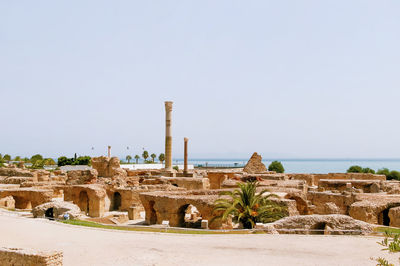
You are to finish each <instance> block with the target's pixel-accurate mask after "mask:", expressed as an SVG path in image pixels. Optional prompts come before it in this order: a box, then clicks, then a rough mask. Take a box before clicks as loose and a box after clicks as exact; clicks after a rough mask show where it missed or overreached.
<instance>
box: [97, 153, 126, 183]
mask: <svg viewBox="0 0 400 266" xmlns="http://www.w3.org/2000/svg"><path fill="white" fill-rule="evenodd" d="M92 167H93V168H94V169H96V170H97V172H98V175H99V177H113V178H114V177H117V176H119V177H121V178H125V177H127V173H126V171H125V170H124V169H122V168H121V166H120V164H119V159H118V158H117V157H112V158H108V157H105V156H100V157H93V158H92Z"/></svg>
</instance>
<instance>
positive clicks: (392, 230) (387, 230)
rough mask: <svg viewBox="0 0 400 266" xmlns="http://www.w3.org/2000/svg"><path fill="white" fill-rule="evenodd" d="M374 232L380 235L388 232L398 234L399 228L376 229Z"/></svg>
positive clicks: (399, 232)
mask: <svg viewBox="0 0 400 266" xmlns="http://www.w3.org/2000/svg"><path fill="white" fill-rule="evenodd" d="M376 231H377V232H380V233H384V232H390V233H395V234H400V228H395V227H377V228H376Z"/></svg>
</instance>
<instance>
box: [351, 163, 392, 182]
mask: <svg viewBox="0 0 400 266" xmlns="http://www.w3.org/2000/svg"><path fill="white" fill-rule="evenodd" d="M347 173H369V174H378V175H385V176H386V179H387V180H400V172H399V171H395V170H389V169H388V168H381V169H378V170H377V171H375V170H374V169H371V168H369V167H361V166H359V165H353V166H350V167H349V169H347Z"/></svg>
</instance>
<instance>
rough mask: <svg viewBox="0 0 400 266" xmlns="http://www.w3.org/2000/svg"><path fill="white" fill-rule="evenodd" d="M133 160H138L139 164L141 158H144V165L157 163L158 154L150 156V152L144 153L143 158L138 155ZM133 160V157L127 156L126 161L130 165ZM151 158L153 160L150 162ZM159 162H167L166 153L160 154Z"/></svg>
mask: <svg viewBox="0 0 400 266" xmlns="http://www.w3.org/2000/svg"><path fill="white" fill-rule="evenodd" d="M133 158H134V159H135V160H136V163H139V160H140V158H143V160H144V163H155V159H156V158H157V154H155V153H152V154H150V155H149V152H148V151H143V153H142V157H140V156H139V155H138V154H136V155H135V156H134V157H133ZM133 158H132V156H131V155H127V156H126V157H125V160H126V161H127V162H128V163H130V162H131V160H132V159H133ZM149 158H151V160H150V159H149ZM148 159H149V160H148ZM158 160H159V161H160V162H161V163H164V161H165V155H164V153H160V154H159V155H158Z"/></svg>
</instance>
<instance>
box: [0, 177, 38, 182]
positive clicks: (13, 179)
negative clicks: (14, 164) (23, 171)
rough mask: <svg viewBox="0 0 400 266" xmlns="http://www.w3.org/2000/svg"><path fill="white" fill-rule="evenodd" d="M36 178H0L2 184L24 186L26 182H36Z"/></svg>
mask: <svg viewBox="0 0 400 266" xmlns="http://www.w3.org/2000/svg"><path fill="white" fill-rule="evenodd" d="M35 180H36V179H35V178H34V177H27V176H6V177H0V184H22V183H25V182H34V181H35Z"/></svg>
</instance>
